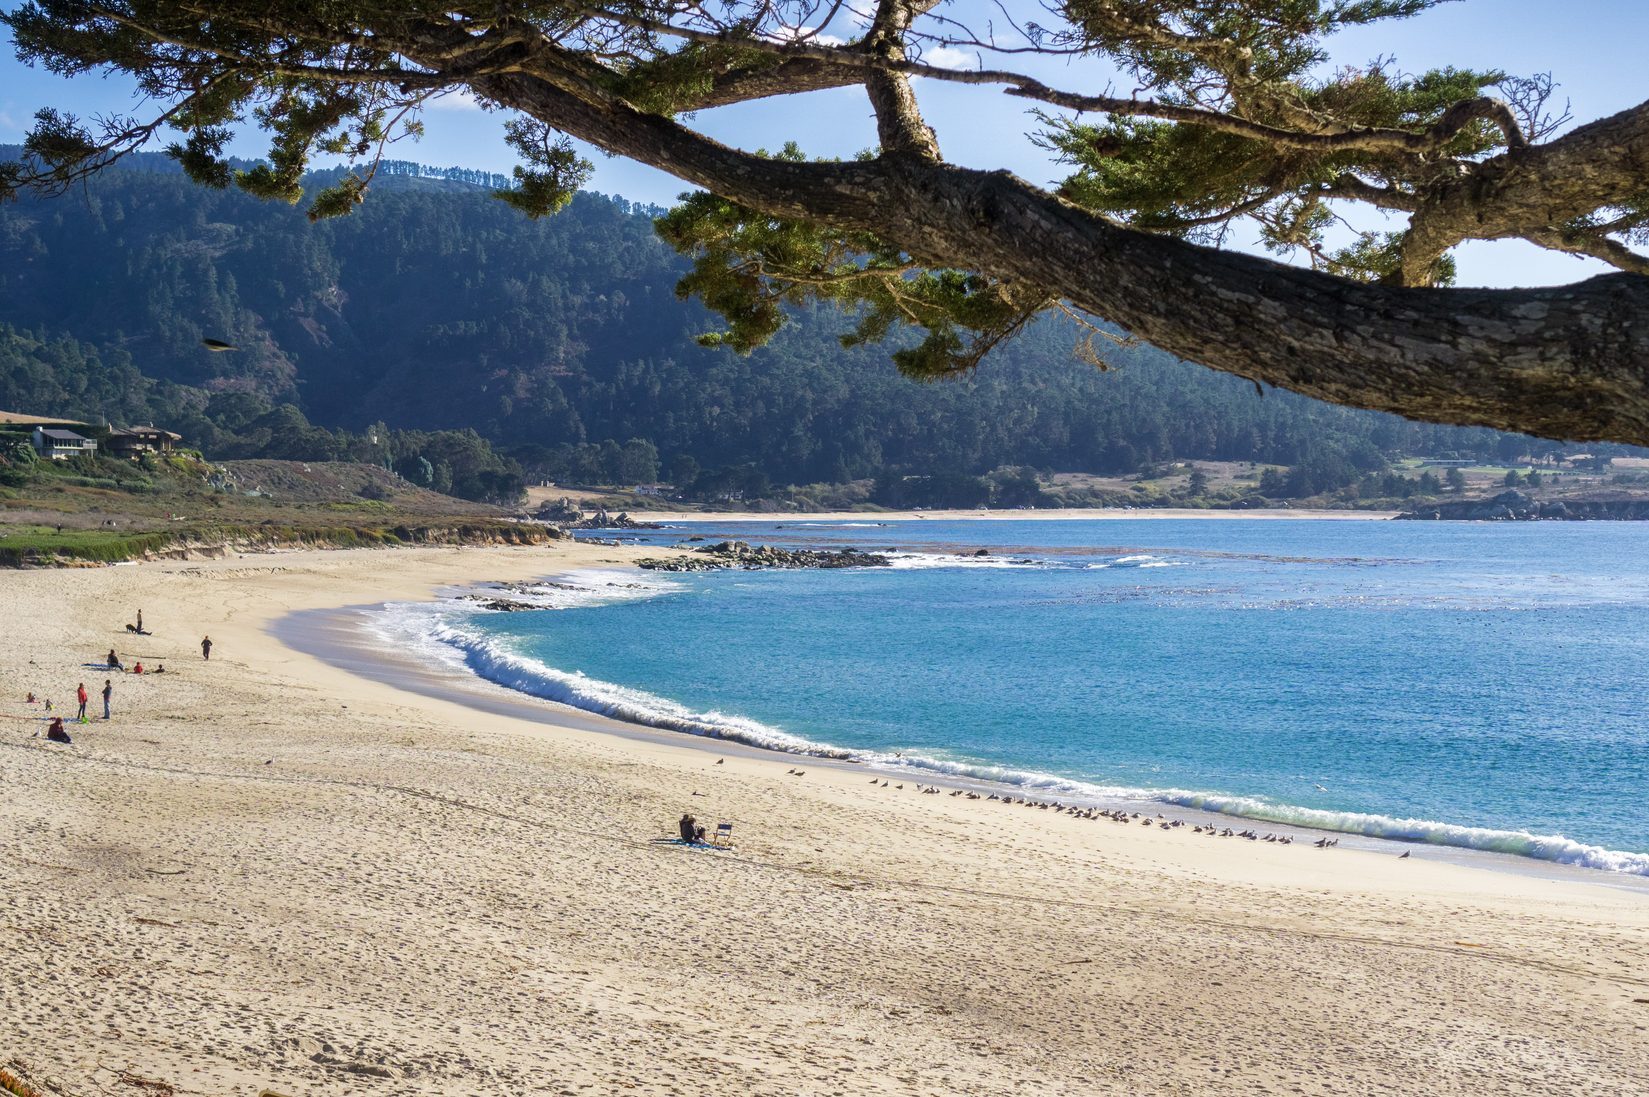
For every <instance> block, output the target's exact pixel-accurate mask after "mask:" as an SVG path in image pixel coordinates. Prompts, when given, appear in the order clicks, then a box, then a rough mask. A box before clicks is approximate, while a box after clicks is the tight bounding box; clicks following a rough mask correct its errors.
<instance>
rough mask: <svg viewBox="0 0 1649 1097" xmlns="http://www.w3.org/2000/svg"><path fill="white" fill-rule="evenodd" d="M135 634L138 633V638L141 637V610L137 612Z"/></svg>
mask: <svg viewBox="0 0 1649 1097" xmlns="http://www.w3.org/2000/svg"><path fill="white" fill-rule="evenodd" d="M137 633H138V635H139V636H141V635H143V611H142V610H138V611H137Z"/></svg>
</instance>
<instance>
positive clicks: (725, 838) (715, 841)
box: [710, 823, 733, 846]
mask: <svg viewBox="0 0 1649 1097" xmlns="http://www.w3.org/2000/svg"><path fill="white" fill-rule="evenodd" d="M710 844H711V845H713V846H730V845H732V844H733V824H732V823H717V824H716V833H715V834H714V835H712V836H711V838H710Z"/></svg>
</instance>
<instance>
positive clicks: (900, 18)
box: [863, 0, 939, 160]
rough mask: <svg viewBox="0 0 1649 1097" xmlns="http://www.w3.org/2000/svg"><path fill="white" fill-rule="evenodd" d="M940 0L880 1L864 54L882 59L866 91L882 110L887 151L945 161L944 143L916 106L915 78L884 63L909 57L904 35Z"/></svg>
mask: <svg viewBox="0 0 1649 1097" xmlns="http://www.w3.org/2000/svg"><path fill="white" fill-rule="evenodd" d="M937 2H938V0H880V3H879V4H878V5H877V9H876V18H875V19H874V20H873V21H872V23H871V25H870V29H869V31H868V32H867V33H866V34H865V40H864V45H863V53H864V54H865V56H867V57H874V58H876V59H877V60H878V61H880V62H881V63H882V64H881V65H877V66H874V67H872V68H870V69H868V70H867V71H866V72H865V91H866V92H868V93H869V95H870V103H871V106H872V107H874V108H875V110H876V136H877V138H878V139H879V140H880V142H881V146H882V151H883V152H884V153H890V154H892V155H896V156H915V157H918V158H919V159H923V160H938V159H939V141H938V139H937V138H936V137H935V136H934V133H933V130H932V129H930V128H929V127H928V124H927V123H926V122H924V121H923V120H922V111H921V108H919V107H918V106H917V104H916V93H915V91H914V90H912V89H911V86H910V78H909V77H907V76H906V75H905V74H904V73H902V72H895V71H890V70H889V69H888V68H886V67H884V66H886V65H897V64H900V63H901V62H903V61H904V60H905V41H904V36H905V32H906V31H907V30H909V29H910V22H911V20H912V19H914V18H915V17H916V16H917V15H919V14H921V13H922V12H924V11H926V10H928V9H929V8H931V7H933V6H934V4H936V3H937Z"/></svg>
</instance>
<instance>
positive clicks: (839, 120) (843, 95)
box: [0, 0, 1649, 286]
mask: <svg viewBox="0 0 1649 1097" xmlns="http://www.w3.org/2000/svg"><path fill="white" fill-rule="evenodd" d="M1006 5H1007V7H1008V8H1009V10H1019V9H1021V8H1024V9H1025V10H1032V9H1033V7H1034V6H1033V5H1026V4H1022V3H1015V2H1014V0H1006ZM1645 42H1649V0H1563V2H1557V3H1554V2H1552V0H1459V2H1456V3H1452V4H1445V5H1444V6H1442V7H1439V8H1436V9H1433V10H1431V11H1429V12H1426V13H1425V14H1423V15H1421V16H1419V17H1417V18H1414V19H1411V20H1406V21H1402V22H1391V23H1386V24H1382V25H1378V26H1375V27H1369V28H1360V29H1358V30H1356V31H1353V32H1350V33H1347V34H1344V35H1341V36H1340V37H1338V38H1337V39H1335V40H1334V41H1333V42H1331V43H1330V49H1331V53H1332V57H1333V63H1334V64H1335V65H1340V64H1350V65H1356V64H1361V63H1363V62H1366V61H1367V60H1368V59H1369V58H1371V57H1374V56H1376V55H1395V57H1396V58H1397V62H1398V66H1399V67H1400V68H1401V69H1403V70H1406V71H1421V70H1424V69H1427V68H1432V67H1438V66H1443V65H1455V66H1457V67H1469V68H1477V69H1492V68H1499V69H1502V70H1504V71H1507V72H1510V73H1513V74H1517V75H1527V74H1531V73H1536V72H1551V73H1552V75H1553V77H1554V78H1555V79H1556V80H1557V81H1558V82H1559V84H1560V85H1561V86H1560V88H1559V90H1558V94H1557V96H1556V98H1557V99H1558V100H1559V105H1561V100H1563V99H1568V100H1569V101H1570V103H1571V109H1572V110H1573V112H1574V116H1575V121H1576V123H1581V122H1586V121H1590V120H1592V119H1596V118H1601V117H1603V116H1605V115H1608V114H1612V113H1614V112H1615V111H1619V110H1623V109H1625V108H1627V107H1630V106H1634V105H1636V104H1637V103H1640V102H1642V101H1643V100H1645V99H1649V75H1646V72H1649V69H1646V66H1645V63H1644V49H1645V46H1644V43H1645ZM986 64H987V65H988V66H989V67H1004V68H1006V67H1011V66H1009V65H1007V64H1003V63H1001V62H997V61H990V60H987V62H986ZM1037 75H1039V76H1041V77H1042V78H1043V79H1045V80H1047V81H1048V82H1049V83H1054V84H1056V85H1058V86H1062V87H1066V88H1069V89H1071V90H1076V91H1085V90H1101V89H1102V88H1103V86H1104V83H1105V81H1106V80H1107V76H1108V74H1107V73H1105V72H1104V71H1103V70H1100V69H1098V68H1097V67H1096V66H1093V65H1088V66H1086V67H1084V68H1082V69H1067V68H1065V66H1064V65H1063V64H1061V63H1058V62H1050V61H1044V62H1042V63H1041V64H1040V65H1038V67H1037ZM920 83H921V85H922V86H920V87H919V89H918V90H919V95H920V97H921V99H922V103H923V107H924V110H925V112H926V114H927V117H928V120H929V122H930V123H931V124H932V125H933V127H934V128H935V130H937V132H938V134H939V140H940V144H941V147H942V148H943V150H944V152H945V155H946V156H947V157H948V158H950V159H952V160H954V161H956V162H959V163H963V164H968V165H971V166H975V167H981V168H1000V167H1006V168H1009V169H1010V170H1012V171H1015V172H1017V173H1019V174H1020V175H1022V176H1024V177H1025V178H1027V179H1029V180H1031V181H1032V182H1036V183H1047V182H1050V181H1053V180H1055V179H1056V178H1058V176H1059V174H1060V171H1059V168H1058V167H1057V166H1056V165H1054V164H1051V163H1050V162H1049V160H1048V158H1047V156H1046V154H1045V153H1043V152H1042V150H1040V149H1037V148H1036V147H1035V146H1033V145H1032V144H1031V142H1030V141H1029V140H1028V139H1027V138H1026V136H1025V135H1026V133H1027V131H1028V130H1029V129H1030V128H1031V119H1030V118H1029V117H1028V110H1027V104H1026V103H1025V102H1024V101H1023V100H1016V99H1013V98H1010V97H1008V96H1005V95H1002V94H1001V93H1000V91H998V90H995V89H991V88H973V87H964V86H957V85H947V84H940V83H936V82H933V81H922V82H920ZM1117 86H1118V87H1119V88H1121V89H1122V90H1123V91H1124V92H1125V91H1126V90H1127V88H1128V85H1127V83H1126V82H1125V79H1124V80H1119V81H1118V84H1117ZM46 105H51V106H56V107H59V108H62V109H67V110H71V111H74V112H75V113H77V114H82V115H90V114H95V113H109V112H116V111H133V110H134V109H135V108H134V106H133V103H132V100H131V98H130V93H129V88H128V87H127V85H125V84H124V83H123V82H121V81H119V80H118V79H105V78H99V77H82V78H80V79H78V80H74V81H65V80H60V79H58V78H56V77H53V76H51V75H49V74H47V73H44V72H40V71H37V70H32V69H29V68H27V67H26V66H24V65H22V64H20V63H18V62H17V61H16V60H15V59H14V58H13V56H12V52H11V50H10V48H9V42H8V43H7V48H4V49H0V142H7V141H16V140H18V139H19V138H20V137H21V136H22V133H23V131H24V129H25V128H26V126H27V124H28V122H29V118H30V116H31V115H32V114H33V112H34V111H35V110H36V109H37V108H39V107H41V106H46ZM503 117H504V116H503V115H499V114H488V113H485V112H482V111H481V110H479V109H478V108H476V107H475V106H474V105H473V104H471V103H467V102H466V101H464V100H462V99H460V98H458V97H450V98H449V99H448V100H446V101H444V102H443V103H442V104H441V105H439V106H436V107H434V108H432V109H431V110H429V111H428V112H426V115H425V123H426V127H427V133H426V135H425V137H424V138H423V140H421V141H420V142H418V143H417V144H411V143H402V144H400V145H398V146H396V147H395V148H394V150H393V151H392V152H391V153H390V154H389V155H391V156H393V157H396V158H400V159H408V160H419V161H422V162H424V163H428V164H435V165H440V166H448V165H454V164H458V165H463V166H466V167H476V168H485V169H490V170H493V171H499V172H505V173H507V172H508V171H509V168H510V167H511V165H512V164H514V162H515V158H514V156H513V154H512V153H511V152H510V150H509V149H508V148H507V147H506V146H505V145H504V142H503V140H502V139H501V137H500V133H501V129H502V119H503ZM695 124H696V125H698V126H700V127H701V128H702V129H704V130H705V131H706V132H708V133H710V134H711V135H712V136H715V137H716V138H718V139H719V140H723V141H726V142H728V143H730V144H735V145H739V146H742V147H745V148H761V147H766V148H776V147H778V146H779V145H782V144H783V143H784V142H785V141H786V140H791V139H796V140H799V141H800V142H801V143H802V145H803V147H804V149H805V150H806V151H807V152H808V153H809V154H811V155H815V156H850V155H852V154H853V153H855V152H857V151H858V150H860V149H863V148H866V147H867V146H870V145H872V144H874V142H875V133H874V124H873V121H872V119H871V116H870V108H869V105H868V103H867V102H866V100H865V97H864V94H863V93H862V92H861V91H860V90H858V89H838V90H835V91H829V92H818V93H814V94H811V95H807V96H801V97H795V98H792V99H788V100H783V101H779V100H774V101H768V102H762V103H749V104H741V105H739V106H734V107H727V108H721V109H718V110H713V111H705V112H701V113H700V114H699V115H698V116H697V118H696V119H695ZM236 151H237V152H238V153H240V154H241V155H246V156H256V155H260V154H261V153H262V152H263V151H264V146H263V145H262V144H261V143H260V142H259V140H258V138H257V135H256V134H248V135H247V136H246V137H245V138H243V139H242V140H241V141H240V142H239V143H238V145H237V146H236ZM591 158H592V159H593V160H594V161H595V163H596V172H595V176H594V178H593V180H592V181H591V184H590V186H591V187H592V188H593V189H595V190H600V191H604V192H606V193H608V194H621V195H623V196H624V197H626V198H630V199H632V200H636V201H643V202H654V203H658V204H660V205H667V204H669V203H670V202H671V201H672V200H673V199H674V197H675V196H676V195H677V194H679V193H680V192H681V191H682V190H683V189H684V188H683V186H682V184H681V183H679V182H678V181H676V180H674V179H672V178H670V177H669V176H668V175H666V174H664V173H663V172H660V171H657V170H655V169H652V168H648V167H644V166H642V165H639V164H635V163H631V162H628V161H623V160H615V159H609V158H607V157H604V156H602V155H601V154H599V153H593V154H592V156H591ZM1459 260H1460V281H1461V283H1462V284H1465V285H1485V286H1506V285H1538V284H1555V283H1563V282H1570V281H1574V280H1576V279H1579V278H1584V277H1587V276H1589V275H1591V274H1595V273H1599V272H1601V271H1603V270H1605V269H1607V268H1605V267H1604V266H1603V265H1602V264H1600V263H1596V262H1595V261H1592V260H1582V259H1575V258H1571V257H1568V256H1561V255H1555V254H1552V253H1549V252H1543V251H1540V250H1539V249H1536V248H1533V247H1531V246H1529V245H1524V244H1519V243H1493V244H1485V243H1479V244H1472V245H1468V246H1467V247H1465V248H1462V249H1461V251H1460V253H1459Z"/></svg>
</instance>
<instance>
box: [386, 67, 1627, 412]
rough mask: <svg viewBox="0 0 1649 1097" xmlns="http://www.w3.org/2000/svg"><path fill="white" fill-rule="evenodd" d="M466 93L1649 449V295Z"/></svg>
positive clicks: (555, 99)
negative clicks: (1381, 270) (1275, 249)
mask: <svg viewBox="0 0 1649 1097" xmlns="http://www.w3.org/2000/svg"><path fill="white" fill-rule="evenodd" d="M540 49H553V47H547V46H545V47H540ZM409 52H411V53H412V55H413V58H414V60H416V59H417V57H416V51H415V50H412V51H409ZM526 67H527V68H528V69H531V68H532V62H531V61H529V62H528V63H527V65H526ZM474 87H475V90H476V91H477V92H479V93H480V94H482V95H484V96H485V97H487V98H489V99H492V100H494V101H496V102H499V103H502V104H505V105H507V106H511V107H514V108H516V109H518V110H522V111H524V112H526V113H528V114H530V115H532V116H533V117H536V118H539V119H541V120H543V121H545V122H547V123H549V124H551V125H553V126H555V127H557V128H558V129H561V130H563V131H564V132H567V133H570V134H573V135H574V136H577V137H581V138H583V139H585V140H587V141H590V142H591V143H592V144H595V145H597V146H598V147H600V148H602V149H604V150H606V151H607V152H610V153H613V154H615V155H620V156H627V157H631V158H633V159H637V160H640V161H642V162H644V163H650V164H654V165H656V166H659V167H661V168H664V169H665V170H667V171H670V172H672V173H674V174H676V175H677V176H679V177H681V178H683V179H685V180H687V181H688V182H691V183H694V184H697V185H699V186H702V187H705V188H706V189H708V190H711V191H713V192H714V193H716V194H720V195H722V196H724V197H726V198H728V199H731V200H733V201H736V202H739V203H741V204H744V205H747V206H750V207H751V208H753V209H755V210H758V211H760V212H761V213H763V214H766V215H768V216H772V217H781V218H793V219H804V220H808V221H811V222H812V223H815V224H821V225H828V226H834V227H836V228H839V229H843V230H849V231H857V232H870V233H874V234H877V235H879V236H883V237H885V238H887V239H890V240H897V241H899V243H900V244H901V245H902V246H903V247H904V248H905V249H906V250H907V251H908V252H909V253H910V254H911V255H912V256H913V257H914V258H916V259H918V260H920V261H922V262H924V263H927V264H929V265H932V266H954V267H960V268H963V269H969V270H977V271H980V272H982V273H985V274H988V275H991V276H993V277H996V278H1000V279H1003V280H1006V281H1010V282H1018V283H1022V284H1028V285H1041V286H1048V287H1050V289H1052V290H1053V291H1054V292H1055V293H1057V294H1058V295H1060V296H1062V297H1064V298H1065V299H1067V300H1069V301H1070V302H1071V303H1072V304H1073V305H1075V306H1076V307H1078V308H1081V309H1083V310H1084V311H1086V312H1089V313H1092V314H1093V315H1096V316H1102V317H1104V318H1106V319H1107V320H1110V321H1112V322H1114V323H1117V324H1120V325H1121V326H1122V327H1124V328H1126V329H1127V330H1129V331H1130V333H1132V334H1133V335H1135V336H1138V337H1140V338H1142V339H1145V340H1146V341H1148V342H1150V343H1152V344H1153V345H1155V346H1158V347H1161V348H1163V349H1165V350H1168V351H1170V352H1171V353H1175V354H1178V355H1180V356H1182V357H1184V358H1188V359H1190V360H1192V361H1196V362H1201V363H1203V364H1205V365H1209V366H1212V367H1214V368H1216V369H1221V370H1224V371H1226V372H1229V373H1235V374H1237V375H1239V376H1242V377H1247V378H1250V379H1253V380H1259V381H1265V382H1268V383H1270V384H1275V385H1278V386H1280V387H1283V388H1288V389H1292V390H1294V391H1296V392H1302V393H1305V394H1306V395H1309V396H1316V397H1319V398H1322V399H1327V400H1331V401H1333V402H1335V403H1340V404H1347V405H1351V406H1356V407H1365V408H1374V409H1377V410H1381V411H1390V412H1395V413H1398V414H1401V415H1406V416H1409V417H1411V418H1419V419H1428V420H1431V421H1434V422H1443V423H1463V424H1477V425H1483V426H1491V427H1498V428H1500V429H1504V430H1517V431H1533V432H1536V433H1540V434H1544V435H1546V436H1547V437H1554V438H1574V439H1610V440H1615V441H1621V442H1630V443H1636V444H1645V443H1649V323H1645V322H1643V321H1642V319H1641V318H1642V317H1646V316H1649V279H1645V278H1640V277H1638V276H1636V275H1615V276H1609V277H1602V278H1594V279H1592V280H1591V281H1589V282H1583V283H1580V284H1578V285H1574V286H1566V287H1559V288H1554V289H1533V290H1447V289H1407V288H1402V287H1394V286H1384V285H1370V284H1364V283H1357V282H1351V281H1347V280H1345V279H1340V278H1336V277H1333V276H1331V275H1326V274H1322V273H1319V272H1315V271H1308V270H1301V269H1298V268H1294V267H1288V266H1283V265H1281V264H1278V263H1273V262H1271V261H1269V260H1265V259H1261V258H1258V257H1255V256H1250V255H1243V254H1236V253H1230V252H1220V251H1214V250H1210V249H1206V248H1201V247H1198V246H1196V245H1193V244H1188V243H1185V242H1183V241H1180V240H1176V239H1172V238H1168V237H1162V236H1157V235H1153V234H1149V233H1145V232H1139V231H1134V230H1130V229H1127V228H1124V227H1122V226H1119V225H1116V224H1114V223H1112V222H1111V221H1109V220H1107V219H1106V218H1103V217H1100V216H1097V215H1095V214H1092V213H1090V212H1088V211H1086V210H1083V209H1081V208H1079V207H1077V206H1074V205H1072V204H1070V203H1068V202H1064V201H1062V200H1060V199H1059V198H1057V197H1055V196H1052V195H1049V194H1047V193H1045V192H1043V191H1040V190H1038V189H1037V188H1035V187H1032V186H1031V185H1029V184H1027V183H1025V182H1024V181H1022V180H1020V179H1018V178H1016V177H1014V176H1012V175H1009V174H1007V173H1005V172H990V173H987V172H979V171H973V170H969V169H965V168H959V167H954V166H951V165H947V164H942V163H930V162H925V161H919V160H912V159H905V160H903V161H897V160H882V161H870V162H849V163H798V162H791V161H779V160H770V159H766V158H763V157H759V156H756V155H753V154H750V153H745V152H741V151H739V150H736V149H731V148H728V147H727V146H725V145H722V144H720V143H718V142H716V141H713V140H711V139H709V138H707V137H704V136H703V135H701V134H698V133H695V132H693V131H691V130H689V129H686V128H685V127H683V126H680V125H679V124H677V123H675V122H673V121H670V120H668V119H664V118H660V117H658V116H656V115H649V114H645V113H643V112H640V111H637V110H635V109H634V108H633V107H631V106H629V105H628V104H627V103H625V102H623V101H622V100H619V99H618V98H616V97H614V96H611V95H607V94H605V93H602V92H600V91H599V89H585V92H584V93H582V94H574V93H573V92H571V91H569V90H566V89H565V88H562V87H559V86H557V81H556V80H550V79H544V78H541V77H539V76H538V75H535V74H534V73H532V72H531V71H526V72H522V73H518V74H508V75H497V76H487V77H482V78H479V79H477V81H476V82H475V85H474ZM1634 318H1636V319H1635V322H1634Z"/></svg>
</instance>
